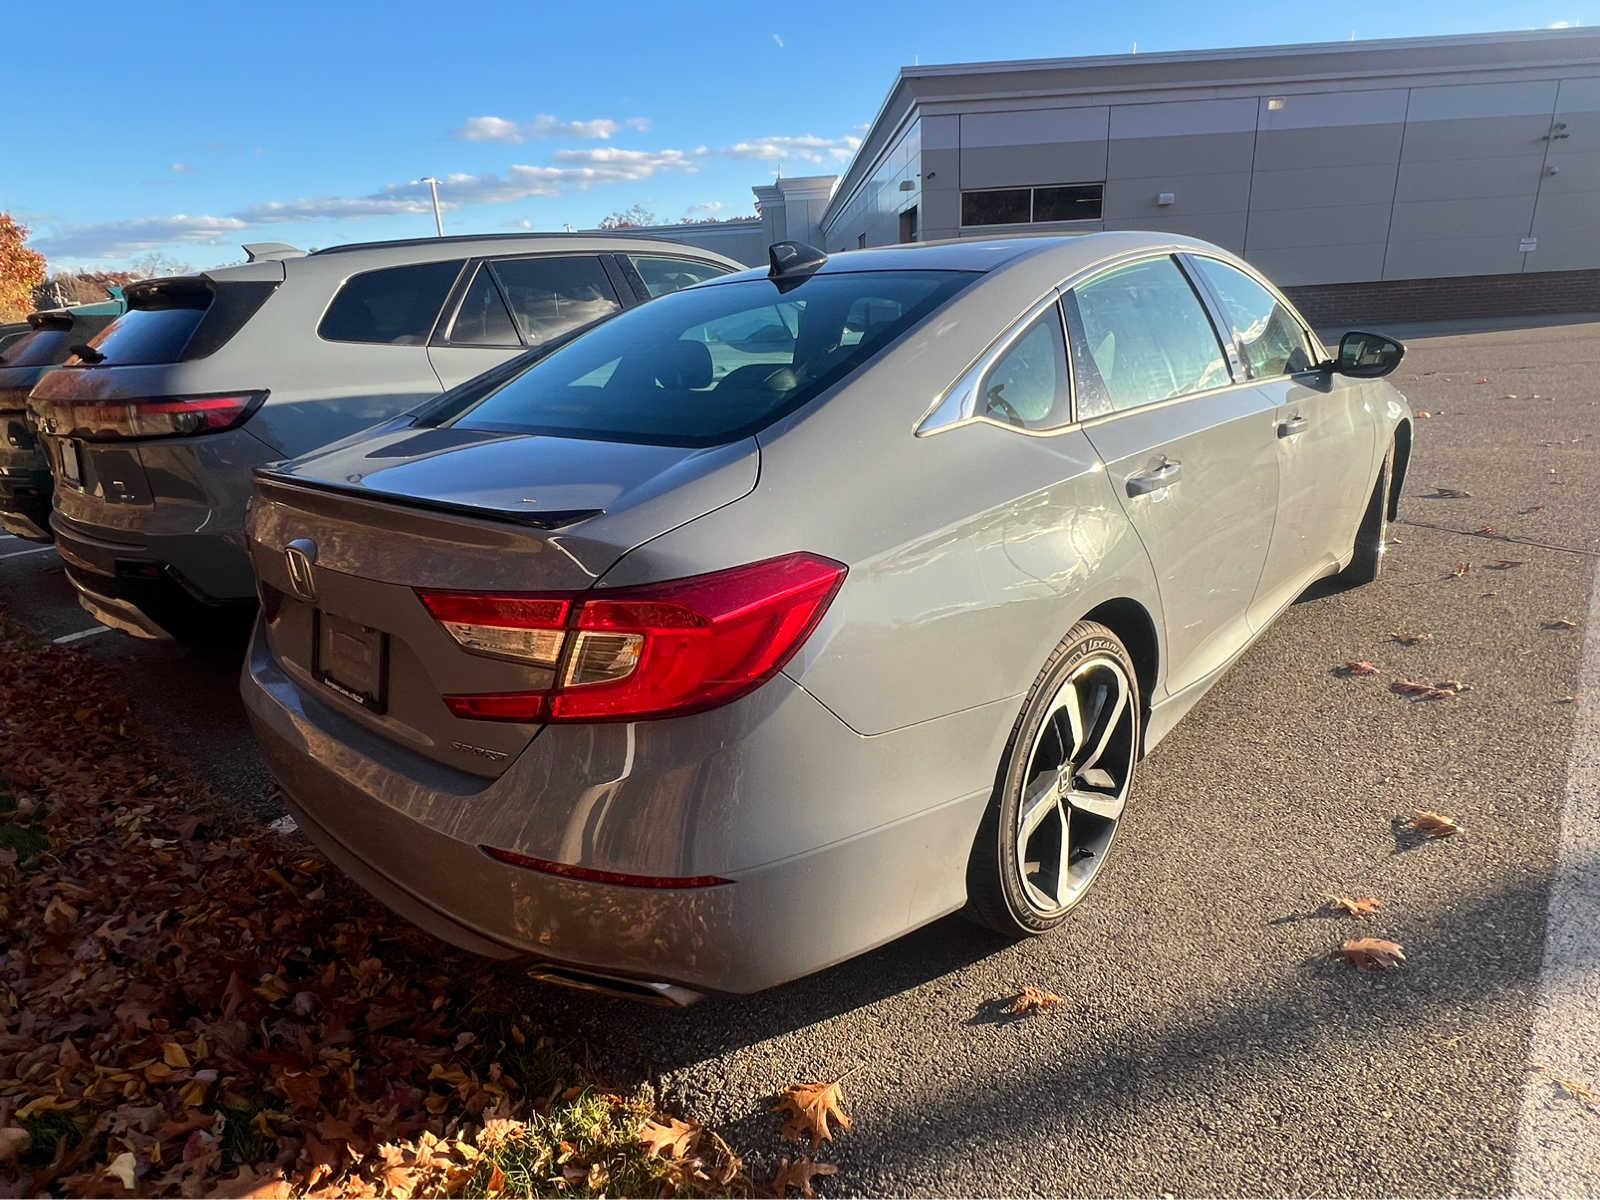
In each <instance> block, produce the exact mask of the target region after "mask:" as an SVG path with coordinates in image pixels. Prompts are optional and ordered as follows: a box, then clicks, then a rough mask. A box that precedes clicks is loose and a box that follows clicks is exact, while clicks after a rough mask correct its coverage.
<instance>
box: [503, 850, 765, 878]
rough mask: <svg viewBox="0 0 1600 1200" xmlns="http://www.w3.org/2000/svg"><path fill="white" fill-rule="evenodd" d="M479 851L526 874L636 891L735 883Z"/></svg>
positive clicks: (513, 853) (524, 855) (714, 876)
mask: <svg viewBox="0 0 1600 1200" xmlns="http://www.w3.org/2000/svg"><path fill="white" fill-rule="evenodd" d="M478 849H479V850H482V851H483V852H484V853H485V854H487V855H488V856H489V857H490V858H493V859H497V860H499V861H500V862H503V863H506V864H507V865H509V866H513V867H521V868H522V869H523V870H525V871H542V872H544V873H545V874H546V875H560V876H561V877H563V878H564V879H580V880H582V881H583V882H585V883H609V884H613V885H615V886H617V887H636V888H707V887H720V886H722V885H723V884H725V883H732V882H733V880H731V879H724V878H722V876H720V875H628V874H624V873H623V872H621V871H597V870H595V869H594V868H593V867H575V866H573V865H572V864H571V863H558V862H550V861H549V860H548V859H543V858H530V857H529V856H528V855H526V854H518V853H517V852H516V851H515V850H501V849H500V848H499V847H498V846H479V847H478Z"/></svg>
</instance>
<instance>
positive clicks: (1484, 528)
mask: <svg viewBox="0 0 1600 1200" xmlns="http://www.w3.org/2000/svg"><path fill="white" fill-rule="evenodd" d="M1472 532H1473V533H1476V534H1479V535H1481V536H1483V537H1488V536H1491V535H1493V534H1497V533H1499V532H1500V531H1499V530H1498V529H1496V528H1495V527H1494V526H1493V525H1479V526H1478V527H1477V528H1476V529H1474V530H1473V531H1472Z"/></svg>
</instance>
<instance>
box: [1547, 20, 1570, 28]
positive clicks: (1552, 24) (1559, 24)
mask: <svg viewBox="0 0 1600 1200" xmlns="http://www.w3.org/2000/svg"><path fill="white" fill-rule="evenodd" d="M1576 25H1577V22H1576V21H1551V22H1550V24H1548V25H1546V26H1545V28H1546V29H1571V28H1573V27H1574V26H1576Z"/></svg>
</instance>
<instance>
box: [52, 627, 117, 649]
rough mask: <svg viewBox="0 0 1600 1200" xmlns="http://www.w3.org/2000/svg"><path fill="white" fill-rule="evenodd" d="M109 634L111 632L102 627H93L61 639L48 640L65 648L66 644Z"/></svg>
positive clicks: (66, 635)
mask: <svg viewBox="0 0 1600 1200" xmlns="http://www.w3.org/2000/svg"><path fill="white" fill-rule="evenodd" d="M110 632H111V630H109V629H107V628H106V627H105V626H104V625H95V626H92V627H91V628H89V629H80V630H78V632H77V633H68V634H64V635H63V636H61V637H58V638H51V639H50V640H51V641H52V642H54V643H55V644H56V645H58V646H65V645H66V644H67V643H68V642H81V641H83V639H84V638H92V637H98V636H99V635H100V634H102V633H110Z"/></svg>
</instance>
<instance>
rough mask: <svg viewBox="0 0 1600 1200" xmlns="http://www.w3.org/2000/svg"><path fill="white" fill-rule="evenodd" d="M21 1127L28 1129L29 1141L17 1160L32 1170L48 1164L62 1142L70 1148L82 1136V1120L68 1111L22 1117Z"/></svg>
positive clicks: (53, 1158) (52, 1159)
mask: <svg viewBox="0 0 1600 1200" xmlns="http://www.w3.org/2000/svg"><path fill="white" fill-rule="evenodd" d="M22 1127H23V1128H24V1129H26V1130H27V1131H28V1137H29V1139H30V1141H29V1142H28V1148H27V1149H26V1150H24V1151H23V1152H22V1157H21V1158H20V1159H19V1161H20V1162H21V1164H22V1165H23V1166H24V1167H27V1168H30V1169H32V1170H38V1169H39V1168H41V1167H47V1166H49V1165H50V1164H51V1162H53V1161H54V1160H55V1157H56V1150H57V1149H58V1148H59V1147H60V1145H61V1143H62V1142H65V1143H66V1144H67V1148H68V1149H71V1148H72V1147H73V1146H75V1145H77V1144H78V1142H79V1141H81V1140H82V1138H83V1121H82V1120H81V1119H80V1118H78V1117H76V1116H74V1115H73V1114H72V1113H69V1112H55V1111H52V1112H42V1113H38V1114H36V1115H34V1116H31V1117H23V1118H22Z"/></svg>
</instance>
